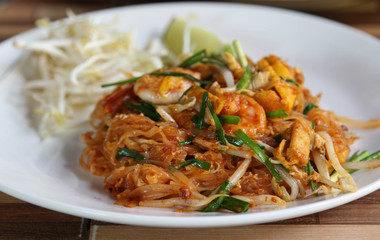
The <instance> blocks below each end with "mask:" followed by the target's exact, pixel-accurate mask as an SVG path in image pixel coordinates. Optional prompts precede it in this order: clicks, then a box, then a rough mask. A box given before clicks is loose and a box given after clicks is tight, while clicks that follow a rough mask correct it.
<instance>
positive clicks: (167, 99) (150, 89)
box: [133, 68, 199, 104]
mask: <svg viewBox="0 0 380 240" xmlns="http://www.w3.org/2000/svg"><path fill="white" fill-rule="evenodd" d="M167 72H181V73H186V74H189V75H192V76H194V77H198V78H199V76H198V75H199V74H198V73H195V72H193V71H190V70H186V69H183V68H168V69H167ZM192 85H194V82H192V81H190V80H188V79H186V78H184V77H175V76H154V75H150V74H147V75H144V76H142V77H141V78H140V79H139V80H138V81H137V82H136V83H135V86H134V88H133V90H134V92H135V94H136V95H137V96H138V97H139V98H141V99H142V100H144V101H147V102H150V103H154V104H173V103H176V102H177V101H178V99H179V98H180V97H181V95H182V94H183V93H184V92H185V91H186V90H187V89H188V88H189V87H191V86H192Z"/></svg>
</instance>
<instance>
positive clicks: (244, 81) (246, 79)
mask: <svg viewBox="0 0 380 240" xmlns="http://www.w3.org/2000/svg"><path fill="white" fill-rule="evenodd" d="M251 79H252V69H251V66H249V65H247V66H246V67H245V72H244V75H243V77H242V78H241V79H240V80H239V82H238V83H237V85H236V88H237V89H247V88H248V87H249V84H251Z"/></svg>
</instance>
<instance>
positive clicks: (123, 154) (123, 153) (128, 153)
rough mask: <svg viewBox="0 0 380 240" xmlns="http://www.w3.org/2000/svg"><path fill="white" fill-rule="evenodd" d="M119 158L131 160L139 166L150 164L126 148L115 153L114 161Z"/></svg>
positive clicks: (141, 156) (138, 154)
mask: <svg viewBox="0 0 380 240" xmlns="http://www.w3.org/2000/svg"><path fill="white" fill-rule="evenodd" d="M121 157H130V158H133V159H134V160H135V161H136V162H137V163H140V164H144V163H150V161H149V160H148V159H146V158H145V157H144V156H143V155H141V154H140V153H138V152H136V151H134V150H131V149H128V148H119V150H118V151H117V153H116V160H119V159H120V158H121Z"/></svg>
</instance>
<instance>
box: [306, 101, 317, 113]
mask: <svg viewBox="0 0 380 240" xmlns="http://www.w3.org/2000/svg"><path fill="white" fill-rule="evenodd" d="M313 108H318V106H317V105H315V104H314V103H309V104H308V105H306V107H305V108H304V109H303V114H305V115H307V114H308V113H309V112H310V110H311V109H313Z"/></svg>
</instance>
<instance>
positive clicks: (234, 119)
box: [218, 115, 241, 125]
mask: <svg viewBox="0 0 380 240" xmlns="http://www.w3.org/2000/svg"><path fill="white" fill-rule="evenodd" d="M218 117H219V120H220V122H221V123H222V124H235V125H236V124H239V123H240V121H241V118H240V117H239V116H234V115H218Z"/></svg>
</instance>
